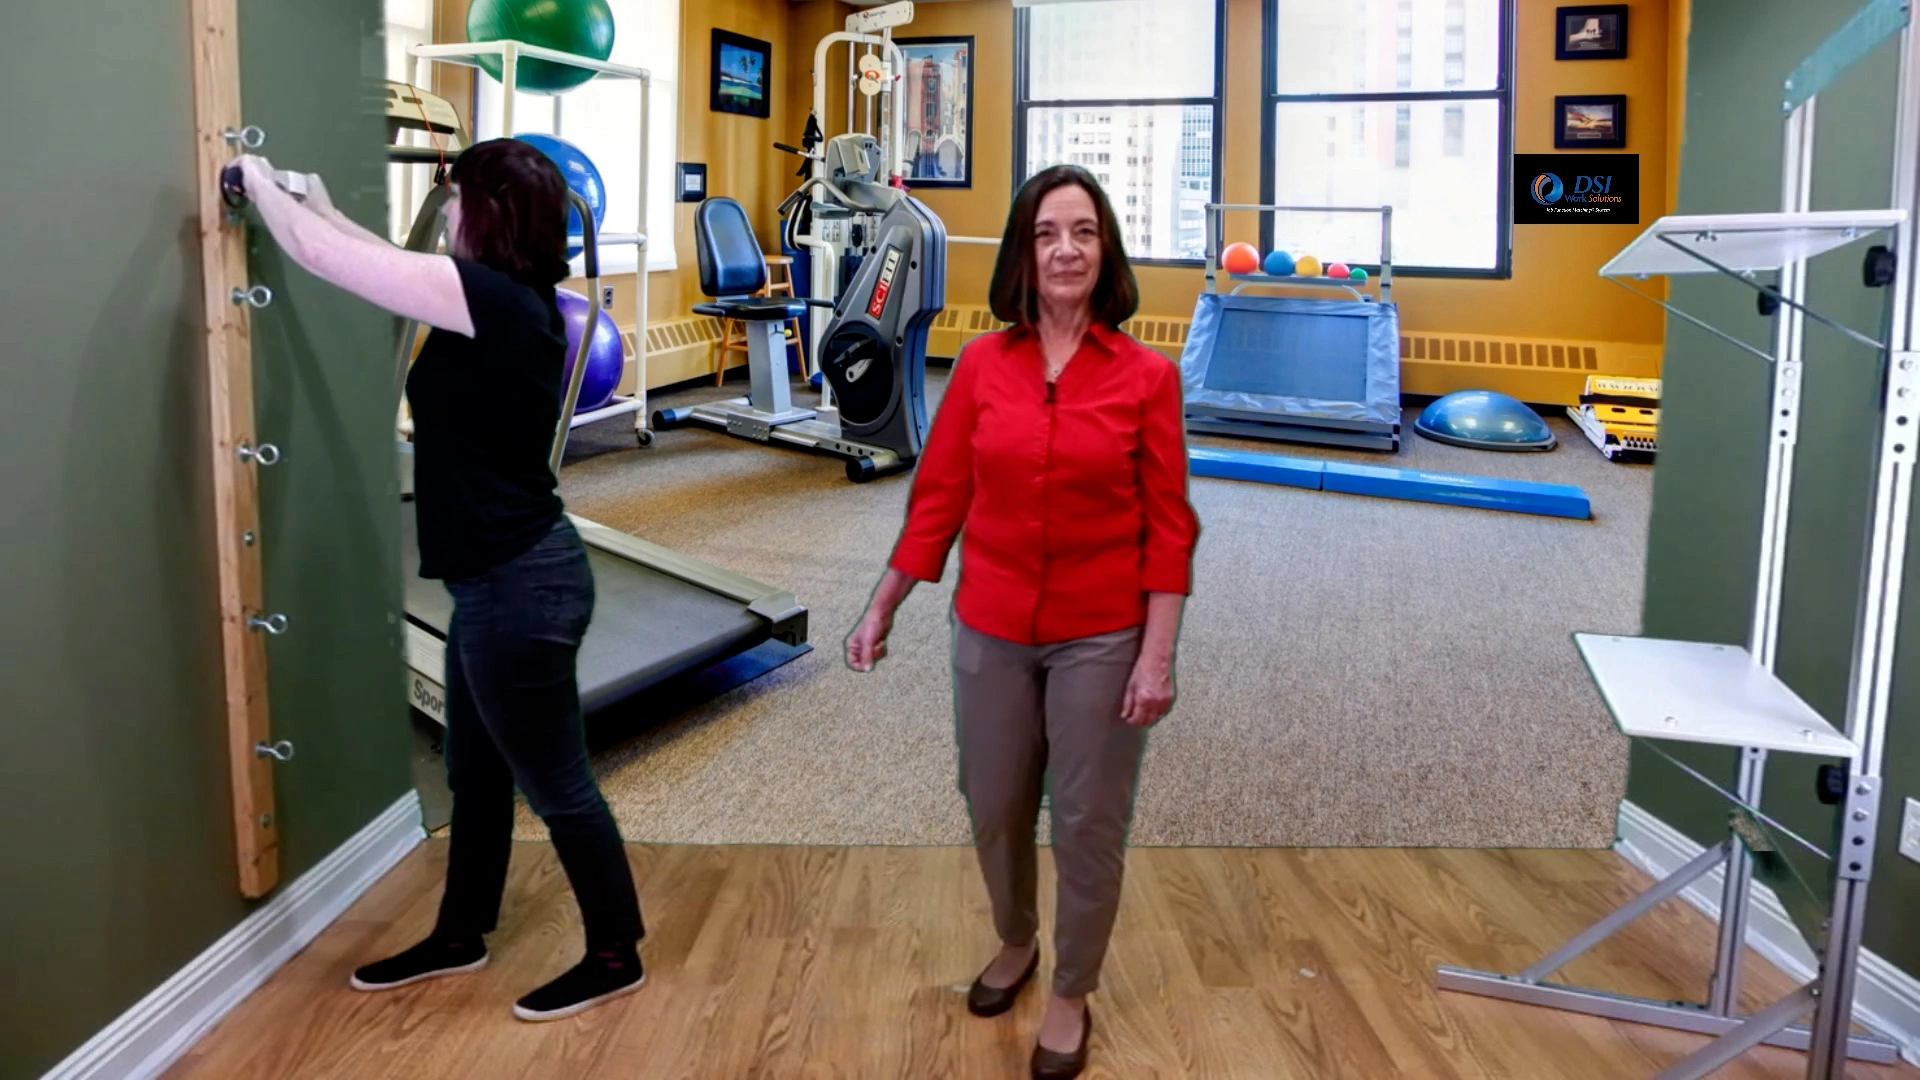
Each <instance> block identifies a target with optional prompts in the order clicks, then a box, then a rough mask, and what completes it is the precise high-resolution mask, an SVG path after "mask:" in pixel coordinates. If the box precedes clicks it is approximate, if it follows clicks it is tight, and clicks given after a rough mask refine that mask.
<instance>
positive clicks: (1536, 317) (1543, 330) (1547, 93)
mask: <svg viewBox="0 0 1920 1080" xmlns="http://www.w3.org/2000/svg"><path fill="white" fill-rule="evenodd" d="M1672 2H1673V3H1675V4H1680V5H1683V6H1684V3H1685V0H1672ZM1668 5H1669V0H1632V3H1631V5H1630V6H1631V8H1632V11H1631V14H1630V17H1629V19H1628V35H1629V39H1628V48H1627V59H1625V60H1619V61H1567V62H1557V61H1555V60H1554V58H1553V52H1554V50H1553V18H1554V8H1555V6H1556V3H1555V0H1519V12H1518V17H1517V21H1518V27H1517V45H1516V58H1515V64H1516V70H1515V77H1514V85H1515V107H1514V114H1515V124H1516V126H1515V130H1514V149H1515V151H1516V152H1517V153H1523V154H1531V153H1552V152H1554V150H1553V116H1552V114H1553V98H1554V95H1556V94H1575V93H1595V94H1598V93H1624V94H1626V95H1627V99H1628V100H1627V147H1626V152H1628V153H1638V154H1639V155H1640V175H1641V221H1642V225H1519V226H1515V227H1514V230H1513V276H1512V277H1511V278H1510V279H1506V280H1479V279H1458V278H1415V277H1405V276H1401V277H1397V278H1396V279H1395V281H1394V298H1395V300H1397V301H1398V302H1399V305H1400V323H1401V326H1402V328H1403V329H1405V330H1410V331H1437V332H1448V333H1455V334H1492V335H1506V336H1516V337H1536V338H1543V339H1554V340H1591V341H1615V342H1640V343H1659V342H1660V341H1662V339H1663V337H1664V327H1665V323H1664V320H1663V318H1662V316H1661V312H1660V309H1659V308H1658V307H1657V306H1655V305H1653V304H1651V303H1649V302H1647V301H1646V300H1642V299H1637V298H1635V297H1633V296H1630V295H1628V294H1627V293H1626V292H1625V291H1624V290H1622V289H1621V288H1619V287H1618V286H1617V285H1614V284H1612V283H1611V282H1607V281H1604V280H1602V279H1601V278H1599V277H1598V276H1597V274H1596V271H1597V270H1598V269H1599V267H1600V264H1601V263H1603V262H1605V261H1606V259H1607V258H1608V257H1610V256H1612V255H1613V254H1614V253H1615V252H1616V251H1618V250H1619V249H1620V248H1621V247H1622V246H1624V245H1625V244H1626V243H1627V242H1628V241H1629V240H1631V239H1632V238H1633V237H1634V236H1635V235H1637V234H1638V233H1639V232H1640V230H1641V228H1642V227H1643V225H1644V224H1645V223H1649V222H1651V221H1652V220H1653V218H1654V217H1655V216H1657V215H1658V214H1660V213H1662V212H1664V210H1665V209H1666V207H1667V205H1668V190H1669V186H1670V179H1669V177H1670V169H1669V167H1668V162H1669V155H1670V153H1671V152H1672V151H1671V148H1672V145H1673V140H1671V139H1670V138H1669V136H1668V115H1667V112H1668V95H1669V70H1668V50H1669V43H1670V41H1671V40H1672V38H1671V37H1670V35H1669V27H1668ZM800 6H802V7H804V6H808V5H800ZM1262 7H1263V5H1262V3H1261V0H1228V4H1227V30H1228V33H1227V57H1226V71H1227V99H1226V102H1225V112H1226V117H1225V125H1224V128H1225V137H1226V139H1227V143H1226V147H1225V151H1226V152H1225V158H1226V163H1225V173H1224V176H1223V180H1224V186H1223V191H1222V194H1223V195H1224V197H1225V198H1226V200H1227V201H1229V202H1258V201H1259V194H1260V141H1261V140H1260V125H1261V113H1262V111H1263V106H1262V100H1261V97H1262V96H1261V56H1260V52H1261V18H1262ZM896 33H897V34H899V35H903V36H904V35H909V34H913V35H921V34H926V35H932V34H972V35H973V36H974V38H975V55H976V56H977V57H978V58H979V59H978V60H977V61H976V70H975V74H974V111H973V115H974V117H975V130H974V134H973V153H974V171H973V175H974V187H973V188H972V189H971V190H959V191H956V190H947V189H925V190H921V191H917V192H916V194H917V195H918V196H919V197H920V198H921V199H922V200H924V201H925V202H926V204H927V205H928V206H930V207H932V208H933V210H934V211H935V212H936V213H938V214H939V215H940V216H941V218H942V219H943V220H944V221H945V222H946V225H947V229H948V231H949V232H950V233H957V234H962V235H975V236H996V237H997V236H998V235H999V234H1000V231H1001V229H1002V228H1003V227H1004V225H1005V220H1006V212H1007V207H1008V205H1009V204H1010V202H1011V198H1012V193H1011V188H1012V170H1013V160H1012V159H1013V146H1012V132H1013V119H1012V118H1013V65H1012V63H1011V60H1012V56H1013V6H1012V4H1011V3H1010V2H1009V0H960V2H955V3H929V4H921V5H918V6H917V7H916V9H915V13H914V21H913V23H912V25H911V26H910V27H906V28H903V29H901V30H899V31H896ZM1680 40H1682V41H1684V38H1681V39H1680ZM805 116H806V109H805V106H804V105H801V106H800V107H799V114H798V119H799V120H801V121H804V119H805ZM841 119H844V116H842V117H841ZM829 130H830V131H837V130H838V125H837V124H836V125H835V126H834V127H832V128H830V129H829ZM1236 227H1237V228H1239V229H1242V230H1244V232H1245V233H1246V235H1234V236H1231V237H1230V239H1245V240H1249V241H1257V239H1258V236H1257V235H1256V234H1255V232H1254V229H1255V228H1256V226H1255V225H1254V223H1253V221H1252V220H1251V216H1250V215H1249V216H1243V218H1242V221H1241V222H1240V223H1237V225H1236ZM993 254H994V249H992V248H982V247H961V246H958V245H956V246H954V247H953V248H951V249H950V251H949V268H950V269H949V278H948V285H947V302H948V303H949V304H975V305H984V304H985V303H986V294H987V282H988V279H989V278H990V277H991V275H992V271H993ZM1138 274H1139V278H1140V286H1141V309H1140V310H1141V313H1142V314H1144V315H1160V316H1186V315H1190V314H1191V313H1192V311H1193V304H1194V300H1195V297H1196V296H1197V295H1198V293H1199V291H1200V289H1201V287H1202V284H1203V281H1202V275H1201V272H1200V271H1199V270H1188V269H1175V268H1167V267H1142V268H1140V269H1139V271H1138Z"/></svg>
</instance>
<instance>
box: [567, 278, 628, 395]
mask: <svg viewBox="0 0 1920 1080" xmlns="http://www.w3.org/2000/svg"><path fill="white" fill-rule="evenodd" d="M553 295H554V299H556V300H558V301H559V302H560V314H561V316H562V317H563V318H565V319H566V320H567V366H566V368H565V369H564V373H563V374H562V376H561V378H563V379H571V378H573V357H574V354H575V353H576V352H578V351H579V349H580V332H581V329H582V328H583V327H585V326H586V323H587V315H588V313H589V312H592V313H593V314H595V315H597V316H599V317H598V318H597V319H595V320H594V324H593V340H592V341H591V342H589V343H588V345H587V372H586V374H585V375H583V376H581V378H580V400H579V401H578V402H576V403H575V404H574V407H573V411H574V412H576V413H582V412H586V411H587V410H589V409H597V408H599V407H601V406H602V405H605V404H606V403H607V402H608V401H610V400H612V398H613V391H614V389H615V388H617V387H618V386H619V385H620V376H621V374H622V373H623V372H624V371H625V369H626V355H625V350H624V349H623V348H622V347H621V344H620V329H619V327H617V326H615V325H614V324H613V316H611V315H608V314H607V313H606V312H605V311H603V310H601V309H600V306H599V305H598V304H595V303H593V302H592V301H590V300H588V299H587V298H586V297H584V296H582V295H580V294H579V293H577V292H574V291H572V290H571V289H555V290H553ZM560 389H561V393H563V394H564V393H565V392H566V383H564V382H563V383H561V384H560Z"/></svg>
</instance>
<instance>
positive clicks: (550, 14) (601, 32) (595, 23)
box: [467, 0, 613, 94]
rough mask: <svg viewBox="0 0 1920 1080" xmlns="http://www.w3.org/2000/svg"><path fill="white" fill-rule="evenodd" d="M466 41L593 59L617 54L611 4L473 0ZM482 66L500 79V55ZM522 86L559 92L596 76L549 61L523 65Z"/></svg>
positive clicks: (563, 0) (600, 0)
mask: <svg viewBox="0 0 1920 1080" xmlns="http://www.w3.org/2000/svg"><path fill="white" fill-rule="evenodd" d="M467 40H468V41H517V42H520V43H521V44H522V45H538V46H540V47H541V48H543V49H553V50H555V51H556V52H564V53H572V54H573V55H575V56H584V57H587V58H588V59H590V60H605V59H606V58H607V57H609V56H612V55H613V11H612V9H610V8H608V7H607V0H473V4H472V6H470V7H468V8H467ZM479 62H480V67H481V68H482V69H484V70H485V71H486V73H487V74H489V75H491V76H493V77H494V78H495V79H496V80H497V79H499V78H500V57H498V56H481V57H479ZM518 75H519V87H520V89H522V90H525V91H527V92H529V93H535V94H559V93H564V92H565V91H568V90H571V89H573V88H574V87H576V86H579V85H580V84H581V83H583V82H586V81H587V80H588V79H591V78H593V75H594V73H593V72H591V71H589V70H587V69H586V68H577V67H569V66H567V65H565V64H556V63H553V62H551V61H548V60H528V59H524V58H523V59H522V60H521V61H520V70H519V72H518Z"/></svg>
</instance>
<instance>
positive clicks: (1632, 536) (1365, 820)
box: [521, 373, 1653, 847]
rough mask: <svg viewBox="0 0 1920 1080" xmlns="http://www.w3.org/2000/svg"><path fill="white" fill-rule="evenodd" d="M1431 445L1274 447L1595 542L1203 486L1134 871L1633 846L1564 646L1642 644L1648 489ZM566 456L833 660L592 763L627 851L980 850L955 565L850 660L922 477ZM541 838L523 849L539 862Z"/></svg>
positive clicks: (668, 446)
mask: <svg viewBox="0 0 1920 1080" xmlns="http://www.w3.org/2000/svg"><path fill="white" fill-rule="evenodd" d="M943 381H944V380H943V379H942V378H941V375H940V373H934V374H933V375H932V376H931V377H930V382H931V383H932V384H933V385H932V386H931V387H930V389H932V390H933V391H934V392H936V393H937V391H938V388H939V386H940V384H941V383H943ZM729 392H730V393H734V394H738V393H743V392H744V391H743V390H741V389H738V388H735V387H733V386H732V384H729ZM711 396H713V390H712V388H711V387H708V388H705V389H702V390H694V391H690V392H683V393H680V394H676V395H674V396H672V397H671V398H657V399H656V401H673V402H685V401H688V400H692V399H694V398H700V397H711ZM1412 419H1413V414H1412V413H1411V412H1410V413H1409V414H1408V416H1407V425H1406V427H1405V429H1404V430H1405V431H1406V433H1407V436H1406V439H1405V442H1404V449H1403V450H1402V452H1401V453H1400V454H1399V455H1398V457H1397V460H1396V459H1385V458H1383V457H1382V456H1381V455H1376V454H1365V453H1358V452H1351V453H1342V452H1340V451H1333V450H1323V449H1321V448H1317V447H1285V446H1281V445H1277V444H1256V445H1255V446H1254V447H1253V448H1256V449H1261V450H1269V451H1279V452H1285V453H1292V454H1298V455H1302V456H1309V457H1320V458H1333V457H1339V458H1344V459H1348V460H1356V461H1366V462H1373V463H1379V464H1395V465H1399V466H1403V467H1419V468H1429V469H1440V470H1448V471H1456V472H1473V473H1484V474H1492V475H1501V476H1508V477H1515V478H1527V479H1539V480H1553V481H1560V482H1567V483H1575V484H1579V485H1581V486H1583V487H1584V488H1585V489H1586V490H1587V492H1588V494H1589V496H1590V497H1591V498H1592V500H1593V505H1594V519H1593V520H1591V521H1567V520H1561V519H1554V518H1543V517H1535V516H1531V515H1523V514H1510V513H1498V512H1491V511H1483V510H1472V509H1463V508H1455V507H1446V506H1436V505H1428V504H1422V503H1411V502H1401V501H1396V500H1387V499H1375V498H1365V497H1359V496H1347V495H1337V494H1327V493H1323V492H1310V491H1300V490H1295V489H1290V488H1283V487H1273V486H1268V485H1262V484H1250V483H1236V482H1232V481H1225V480H1210V479H1201V478H1196V479H1195V480H1194V481H1193V486H1192V496H1193V501H1194V503H1195V505H1196V507H1197V508H1198V511H1199V514H1200V518H1201V522H1202V528H1203V533H1202V536H1201V540H1200V545H1199V549H1198V554H1197V558H1196V575H1197V576H1196V584H1195V592H1194V596H1193V598H1192V600H1191V602H1190V604H1189V607H1188V614H1187V618H1186V621H1185V625H1184V627H1183V631H1182V635H1181V645H1180V652H1179V666H1178V672H1177V678H1178V689H1179V695H1180V696H1179V701H1178V703H1177V704H1176V706H1175V709H1174V712H1173V714H1172V715H1171V716H1169V717H1168V718H1167V719H1166V720H1164V721H1162V722H1161V723H1160V725H1159V726H1158V727H1157V728H1155V730H1154V733H1153V735H1152V737H1151V739H1150V740H1149V748H1148V754H1147V759H1146V764H1145V768H1144V774H1143V777H1142V784H1141V791H1140V796H1139V799H1138V803H1137V806H1136V812H1135V820H1134V828H1133V842H1134V843H1136V844H1148V845H1185V844H1193V845H1239V844H1249V845H1333V846H1364V845H1414V846H1419V845H1445V846H1493V847H1541V846H1603V845H1606V844H1608V843H1610V842H1611V841H1612V838H1613V817H1614V808H1615V803H1616V800H1617V799H1618V798H1619V796H1620V792H1621V789H1622V786H1623V784H1624V782H1625V769H1626V744H1625V740H1624V739H1623V738H1622V737H1620V736H1619V735H1618V734H1617V732H1616V731H1615V729H1614V727H1613V725H1612V723H1611V722H1610V720H1609V719H1608V717H1607V714H1606V711H1605V709H1604V707H1603V706H1602V705H1601V703H1600V700H1599V698H1598V696H1597V695H1596V693H1595V691H1594V689H1593V687H1592V684H1591V683H1590V682H1589V680H1588V679H1587V677H1586V675H1585V672H1584V670H1583V668H1582V665H1581V663H1580V660H1579V657H1578V654H1577V653H1576V652H1575V650H1574V648H1573V645H1572V642H1571V641H1570V640H1569V637H1568V635H1569V634H1570V633H1571V632H1573V631H1575V630H1597V631H1609V632H1618V633H1632V632H1635V631H1637V629H1638V621H1639V610H1640V593H1641V573H1642V562H1643V558H1644V548H1645V536H1646V523H1647V509H1648V504H1649V499H1650V493H1651V488H1652V478H1653V477H1652V471H1651V469H1649V468H1646V467H1644V466H1622V465H1615V464H1612V463H1609V462H1606V461H1605V460H1604V459H1602V458H1601V457H1600V456H1599V454H1598V453H1596V452H1595V451H1594V450H1593V448H1592V447H1591V446H1590V445H1589V444H1588V443H1586V442H1585V440H1584V439H1583V438H1581V437H1580V435H1579V433H1578V432H1577V431H1575V430H1574V429H1573V427H1572V426H1571V425H1570V424H1568V423H1566V422H1564V421H1555V422H1554V426H1555V428H1556V431H1557V432H1558V434H1559V435H1560V438H1561V441H1562V442H1561V447H1560V449H1558V450H1556V451H1554V452H1552V453H1547V454H1494V453H1487V452H1480V451H1470V450H1462V449H1458V448H1453V447H1446V446H1441V445H1437V444H1435V443H1432V442H1429V441H1427V440H1424V439H1421V438H1418V437H1416V436H1414V435H1413V434H1412ZM1194 442H1195V444H1196V445H1200V444H1220V440H1213V439H1205V438H1200V437H1196V438H1195V439H1194ZM569 453H570V457H569V460H570V462H571V464H569V465H568V466H567V467H566V469H565V471H564V474H563V493H564V495H565V497H566V499H567V502H568V504H569V506H570V507H571V508H572V509H573V510H574V511H575V512H577V513H581V514H584V515H586V516H588V517H590V518H593V519H594V520H597V521H600V522H602V523H604V524H607V525H611V526H614V527H617V528H621V529H626V530H628V531H631V532H633V533H635V534H637V535H640V536H644V537H646V538H647V539H649V540H653V541H656V542H658V543H662V544H666V545H668V546H670V547H674V548H677V549H680V550H682V551H686V552H688V553H690V554H694V555H698V556H700V557H701V558H705V559H709V560H712V561H714V562H717V563H720V564H722V565H724V566H728V567H731V568H734V569H736V570H739V571H741V572H743V573H746V574H750V575H752V576H754V577H757V578H760V579H762V580H765V581H768V582H771V583H774V584H778V585H782V586H785V587H787V588H790V589H792V590H793V592H794V593H795V594H796V595H797V596H798V597H799V598H800V600H801V602H802V603H804V604H806V605H807V607H808V608H809V609H810V611H811V640H812V642H813V644H814V645H815V646H816V651H815V652H813V653H811V654H809V655H807V656H805V657H802V658H801V659H800V660H798V661H796V662H794V663H792V664H789V665H788V666H786V667H785V668H782V669H780V670H778V671H776V672H774V673H773V674H771V675H769V676H767V677H765V678H763V679H761V680H759V681H757V682H755V683H752V684H749V685H748V686H745V687H742V688H740V689H738V690H735V691H733V692H731V693H729V694H726V695H724V696H722V697H721V698H718V699H716V700H714V701H712V702H710V703H707V704H705V705H702V706H699V707H696V708H695V709H693V710H692V711H690V712H687V713H685V714H683V715H681V716H679V717H678V718H677V719H674V720H672V721H669V722H666V723H664V724H662V725H660V726H658V727H656V728H654V729H651V730H648V731H644V732H642V733H639V734H638V735H636V736H634V737H632V738H630V739H628V740H626V741H625V742H623V743H620V744H619V745H617V746H614V747H612V748H611V749H608V750H605V751H603V752H602V753H600V754H599V755H598V756H597V758H596V761H595V765H596V768H597V769H598V771H599V773H600V776H601V780H602V783H603V785H604V788H605V790H606V792H607V795H608V797H609V799H610V801H611V802H612V804H613V806H614V809H615V813H616V815H617V816H618V818H619V820H620V823H621V827H622V829H623V831H624V833H625V835H626V837H627V838H628V839H629V840H634V841H645V842H667V843H708V844H712V843H808V844H955V843H966V842H967V841H968V828H967V818H966V812H965V807H964V805H963V804H962V802H961V800H960V797H959V795H958V794H957V793H956V791H955V789H954V780H953V777H954V750H953V740H952V711H951V706H950V699H949V693H950V681H949V673H948V668H947V664H948V659H949V650H950V644H949V632H950V627H949V622H948V619H949V614H948V610H949V609H948V605H949V603H950V600H951V592H950V587H951V582H952V578H953V573H954V566H953V564H952V563H950V564H949V569H948V580H947V582H945V583H943V584H942V585H940V586H931V587H930V586H922V587H921V588H920V589H918V590H916V591H915V593H914V594H913V596H912V597H910V598H909V599H908V601H907V603H906V605H905V606H904V607H903V609H902V610H901V612H900V614H899V617H898V619H897V622H896V629H895V632H894V638H893V642H892V649H893V655H892V657H891V658H890V659H889V660H887V661H886V662H885V663H883V664H882V665H881V667H880V669H879V670H878V671H876V672H874V673H872V674H868V675H859V674H856V673H854V672H852V671H850V670H849V669H848V668H847V667H846V666H845V664H844V663H843V661H842V659H841V642H842V640H843V639H844V637H845V635H846V634H847V632H848V631H849V630H850V629H851V628H852V626H853V623H854V622H855V620H856V619H857V618H858V616H859V614H860V612H861V610H862V608H863V607H864V605H865V603H866V601H867V598H868V596H869V595H870V593H871V591H872V588H873V586H874V584H875V582H876V581H877V580H878V578H879V575H880V573H881V571H882V569H883V568H884V562H885V559H886V555H887V553H888V551H889V549H890V547H891V545H892V543H893V539H894V536H895V534H896V532H897V530H898V528H899V525H900V519H901V513H902V510H903V508H904V506H905V501H906V496H907V491H908V485H909V483H910V478H909V477H905V476H902V477H895V478H890V479H887V480H883V481H880V482H877V483H873V484H869V485H854V484H850V483H848V482H847V481H846V480H845V478H844V476H843V473H842V471H841V466H840V464H839V463H838V462H837V461H835V460H833V459H830V458H824V457H816V456H812V455H808V454H805V453H801V452H797V451H790V450H781V449H772V448H766V447H760V446H756V445H753V444H751V443H748V442H745V441H742V440H739V439H734V438H730V437H728V436H726V435H723V434H721V433H719V432H715V431H712V430H711V429H705V428H701V429H688V430H680V431H672V432H664V433H661V434H660V435H659V436H658V438H657V441H656V443H655V445H654V446H653V447H652V448H651V449H648V450H644V451H643V450H638V449H636V448H635V447H634V444H633V439H632V435H631V431H630V430H628V429H626V428H625V427H624V426H623V425H622V423H621V422H620V421H617V420H616V421H610V422H608V423H606V424H601V425H594V426H593V427H591V428H587V429H583V430H582V431H581V432H579V433H577V434H576V437H575V440H574V443H573V445H572V447H571V448H570V452H569ZM522 815H523V816H522V819H521V835H522V836H523V837H525V838H536V837H539V836H541V835H543V834H544V830H543V829H542V827H541V826H540V825H539V823H538V822H537V821H536V820H534V819H532V818H531V817H529V816H527V815H526V814H525V811H524V809H523V811H522ZM1043 835H1044V834H1043Z"/></svg>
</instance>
